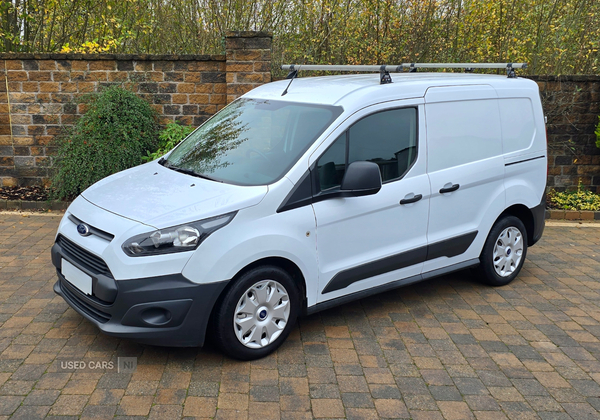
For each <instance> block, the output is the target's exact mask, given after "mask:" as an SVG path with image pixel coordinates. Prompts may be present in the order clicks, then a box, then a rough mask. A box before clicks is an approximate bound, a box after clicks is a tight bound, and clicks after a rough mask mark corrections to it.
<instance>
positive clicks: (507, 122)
mask: <svg viewBox="0 0 600 420" xmlns="http://www.w3.org/2000/svg"><path fill="white" fill-rule="evenodd" d="M498 104H499V106H500V119H501V121H502V142H503V144H504V153H511V152H516V151H519V150H524V149H528V148H529V147H530V146H531V143H532V142H533V138H534V136H535V122H534V120H533V107H532V105H531V100H530V99H529V98H511V99H500V101H499V102H498Z"/></svg>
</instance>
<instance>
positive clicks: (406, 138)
mask: <svg viewBox="0 0 600 420" xmlns="http://www.w3.org/2000/svg"><path fill="white" fill-rule="evenodd" d="M416 157H417V110H416V109H415V108H402V109H393V110H389V111H383V112H378V113H376V114H372V115H369V116H367V117H365V118H363V119H361V120H360V121H358V122H357V123H355V124H354V125H353V126H352V127H350V129H348V130H347V131H346V132H344V133H343V134H342V135H340V136H339V137H338V138H337V139H336V140H335V142H334V143H333V144H332V145H331V146H330V147H329V149H327V151H326V152H325V153H323V155H322V156H321V157H320V158H319V160H318V162H317V170H318V176H319V184H320V187H321V191H325V190H328V189H332V188H337V187H339V186H340V185H341V183H342V179H343V177H344V173H345V171H346V168H347V167H348V165H349V164H350V163H352V162H356V161H361V160H362V161H368V162H374V163H376V164H377V165H378V166H379V170H380V172H381V179H382V181H383V182H386V181H392V180H395V179H400V178H401V177H403V176H404V174H405V173H406V172H407V171H408V169H409V168H410V166H411V165H412V163H413V162H414V161H415V159H416Z"/></svg>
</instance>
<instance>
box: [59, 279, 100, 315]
mask: <svg viewBox="0 0 600 420" xmlns="http://www.w3.org/2000/svg"><path fill="white" fill-rule="evenodd" d="M66 283H67V281H65V280H63V279H61V280H60V290H61V291H62V292H63V296H64V297H65V299H66V300H67V301H68V302H69V303H70V304H71V305H72V306H74V307H76V308H77V309H79V310H80V311H81V312H83V313H85V314H86V315H88V316H89V317H90V318H92V319H95V320H96V321H98V322H100V323H102V324H104V323H106V322H108V321H109V320H110V314H107V313H106V312H102V311H100V310H98V309H96V308H94V307H93V306H91V305H90V304H89V303H88V302H86V298H84V297H82V296H79V295H80V294H81V293H80V292H77V291H75V290H74V289H73V288H72V286H69V285H68V284H66Z"/></svg>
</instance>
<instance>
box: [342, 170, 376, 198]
mask: <svg viewBox="0 0 600 420" xmlns="http://www.w3.org/2000/svg"><path fill="white" fill-rule="evenodd" d="M380 189H381V173H380V172H379V166H377V164H376V163H373V162H366V161H358V162H352V163H351V164H350V165H349V166H348V169H347V170H346V174H345V175H344V179H343V180H342V185H341V187H340V191H341V192H342V193H346V194H348V195H352V196H356V197H359V196H363V195H372V194H377V192H379V190H380Z"/></svg>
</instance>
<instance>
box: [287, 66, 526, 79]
mask: <svg viewBox="0 0 600 420" xmlns="http://www.w3.org/2000/svg"><path fill="white" fill-rule="evenodd" d="M419 68H426V69H465V71H466V72H472V71H473V69H506V73H507V75H508V77H511V78H512V77H516V74H515V69H525V68H527V63H402V64H399V65H349V64H341V65H335V64H334V65H325V64H324V65H320V64H286V65H283V66H281V69H282V70H288V71H289V74H288V77H287V78H291V77H292V75H294V77H295V75H297V73H298V72H299V71H300V70H314V71H358V72H373V73H376V72H378V73H380V75H381V77H380V78H381V80H380V82H381V84H385V83H391V78H390V76H389V73H401V72H403V71H404V70H405V69H408V70H409V72H415V71H417V69H419Z"/></svg>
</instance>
